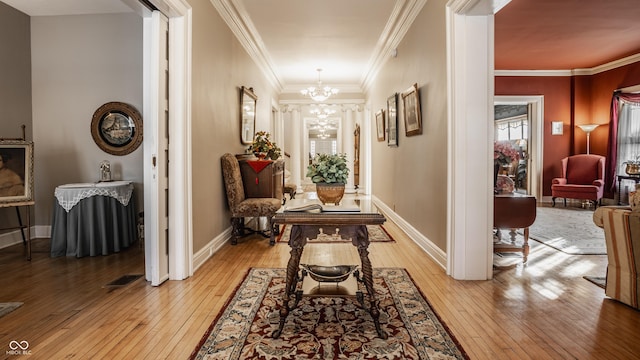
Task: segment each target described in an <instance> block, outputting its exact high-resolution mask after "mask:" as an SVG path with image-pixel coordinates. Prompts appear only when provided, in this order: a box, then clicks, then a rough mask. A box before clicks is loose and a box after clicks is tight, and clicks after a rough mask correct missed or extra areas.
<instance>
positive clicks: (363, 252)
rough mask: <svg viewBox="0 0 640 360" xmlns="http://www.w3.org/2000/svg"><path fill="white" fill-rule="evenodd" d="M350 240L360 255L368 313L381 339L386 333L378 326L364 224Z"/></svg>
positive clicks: (378, 320) (377, 304)
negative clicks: (367, 298)
mask: <svg viewBox="0 0 640 360" xmlns="http://www.w3.org/2000/svg"><path fill="white" fill-rule="evenodd" d="M352 242H353V244H354V245H355V246H356V247H357V248H358V254H359V255H360V262H361V264H362V277H363V281H364V286H365V288H366V289H367V294H368V295H369V313H370V314H371V317H372V318H373V323H374V324H375V326H376V331H377V332H378V336H380V338H382V339H386V338H387V337H388V335H387V333H386V332H385V331H384V330H382V328H381V327H380V308H379V301H378V300H377V299H376V293H375V290H374V288H373V269H372V267H371V261H370V260H369V250H368V248H369V232H368V231H367V227H366V226H365V225H361V226H358V229H357V230H356V237H355V239H353V240H352Z"/></svg>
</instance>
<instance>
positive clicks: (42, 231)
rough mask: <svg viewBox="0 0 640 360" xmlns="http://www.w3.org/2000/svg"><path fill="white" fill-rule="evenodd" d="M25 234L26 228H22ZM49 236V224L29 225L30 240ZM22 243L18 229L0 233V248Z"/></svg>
mask: <svg viewBox="0 0 640 360" xmlns="http://www.w3.org/2000/svg"><path fill="white" fill-rule="evenodd" d="M24 233H25V236H26V234H27V229H26V228H25V229H24ZM43 238H51V225H33V226H31V240H33V239H43ZM21 243H22V234H20V230H14V231H9V232H6V233H2V234H0V249H4V248H6V247H9V246H13V245H16V244H21Z"/></svg>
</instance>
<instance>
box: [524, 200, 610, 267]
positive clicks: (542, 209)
mask: <svg viewBox="0 0 640 360" xmlns="http://www.w3.org/2000/svg"><path fill="white" fill-rule="evenodd" d="M529 238H530V239H533V240H536V241H538V242H541V243H543V244H545V245H547V246H550V247H552V248H554V249H556V250H560V251H562V252H564V253H567V254H571V255H606V254H607V246H606V242H605V239H604V230H603V229H601V228H599V227H597V226H596V224H594V223H593V210H586V209H575V208H568V207H567V208H565V207H555V208H554V207H546V206H539V207H538V208H537V213H536V221H535V222H534V223H533V225H531V227H529Z"/></svg>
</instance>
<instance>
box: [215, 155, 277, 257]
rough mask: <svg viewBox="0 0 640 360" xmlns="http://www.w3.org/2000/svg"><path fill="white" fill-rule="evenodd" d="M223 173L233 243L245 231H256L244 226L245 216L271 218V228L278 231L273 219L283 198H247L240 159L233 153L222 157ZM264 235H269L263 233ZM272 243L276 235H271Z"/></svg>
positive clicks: (236, 241)
mask: <svg viewBox="0 0 640 360" xmlns="http://www.w3.org/2000/svg"><path fill="white" fill-rule="evenodd" d="M221 163H222V175H223V177H224V186H225V189H226V191H227V202H228V204H229V210H231V226H232V228H233V229H232V238H231V244H232V245H236V244H237V243H238V239H240V238H241V237H243V236H245V231H249V232H251V233H253V232H254V231H253V230H251V229H248V228H246V227H245V226H244V218H245V217H261V216H266V217H267V218H268V219H269V230H270V231H271V232H273V233H277V232H278V227H277V225H274V224H273V222H272V221H271V219H272V218H273V215H274V214H275V213H276V211H278V209H280V206H281V205H282V200H281V199H274V198H246V197H245V195H244V188H243V186H242V175H241V173H240V165H239V163H238V159H236V157H235V156H234V155H233V154H229V153H227V154H224V155H223V156H222V159H221ZM263 235H264V236H267V235H265V234H263ZM269 244H270V245H275V240H274V237H273V236H271V241H270V242H269Z"/></svg>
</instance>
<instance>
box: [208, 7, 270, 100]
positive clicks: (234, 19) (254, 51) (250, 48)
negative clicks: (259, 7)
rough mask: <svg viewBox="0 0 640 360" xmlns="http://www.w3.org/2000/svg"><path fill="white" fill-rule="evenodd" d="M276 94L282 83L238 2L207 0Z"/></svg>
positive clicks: (258, 36)
mask: <svg viewBox="0 0 640 360" xmlns="http://www.w3.org/2000/svg"><path fill="white" fill-rule="evenodd" d="M209 1H210V2H211V4H212V5H213V6H214V7H215V8H216V10H218V13H219V14H220V16H221V17H222V19H223V20H224V22H225V23H227V26H228V27H229V29H231V32H232V33H233V34H234V35H235V36H236V38H237V39H238V41H239V42H240V44H241V45H242V47H243V48H244V49H245V50H246V51H247V53H249V56H250V57H251V58H252V59H253V61H254V62H255V63H256V65H258V67H259V68H260V70H261V71H262V73H263V74H264V75H265V76H266V78H267V80H268V81H269V83H270V84H271V86H273V88H274V89H275V90H276V91H277V92H281V91H282V83H281V82H280V76H279V75H278V73H277V71H276V68H275V66H274V64H273V61H272V60H271V56H269V53H268V52H267V50H266V48H265V46H264V42H263V41H262V38H261V37H260V35H259V34H258V31H257V30H256V29H255V27H254V26H253V23H252V22H251V20H250V19H249V16H248V15H247V12H246V10H245V9H244V7H243V6H242V3H241V2H240V1H239V0H209Z"/></svg>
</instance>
